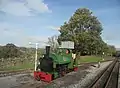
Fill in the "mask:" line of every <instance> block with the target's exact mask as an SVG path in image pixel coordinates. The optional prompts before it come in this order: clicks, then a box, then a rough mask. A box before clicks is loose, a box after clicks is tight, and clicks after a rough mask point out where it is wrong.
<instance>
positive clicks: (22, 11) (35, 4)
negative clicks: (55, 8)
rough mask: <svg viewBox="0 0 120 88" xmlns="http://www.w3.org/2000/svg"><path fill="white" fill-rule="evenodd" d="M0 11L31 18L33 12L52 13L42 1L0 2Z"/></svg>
mask: <svg viewBox="0 0 120 88" xmlns="http://www.w3.org/2000/svg"><path fill="white" fill-rule="evenodd" d="M0 10H1V11H3V12H6V13H9V14H12V15H15V16H33V15H34V14H33V12H34V13H45V12H52V11H51V10H49V8H48V6H47V4H45V3H44V2H43V0H1V4H0Z"/></svg>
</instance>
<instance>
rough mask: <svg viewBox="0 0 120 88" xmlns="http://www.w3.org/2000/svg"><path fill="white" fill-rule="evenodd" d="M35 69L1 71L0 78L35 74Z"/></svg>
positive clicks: (92, 63) (83, 64)
mask: <svg viewBox="0 0 120 88" xmlns="http://www.w3.org/2000/svg"><path fill="white" fill-rule="evenodd" d="M112 60H113V59H111V60H105V61H101V62H107V61H112ZM97 63H98V62H90V63H81V64H80V65H79V66H87V65H94V64H97ZM33 71H34V69H22V70H17V71H0V77H6V76H12V75H17V74H24V73H31V72H33Z"/></svg>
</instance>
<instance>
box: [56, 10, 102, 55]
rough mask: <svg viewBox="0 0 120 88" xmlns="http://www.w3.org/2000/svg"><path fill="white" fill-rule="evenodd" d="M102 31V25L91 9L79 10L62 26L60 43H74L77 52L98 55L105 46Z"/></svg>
mask: <svg viewBox="0 0 120 88" xmlns="http://www.w3.org/2000/svg"><path fill="white" fill-rule="evenodd" d="M102 30H103V28H102V25H101V23H100V22H99V20H98V19H97V17H95V16H93V14H92V12H91V11H90V10H89V9H87V8H79V9H77V10H76V11H75V13H74V14H73V16H71V18H70V19H69V21H68V22H64V24H63V25H61V27H60V30H59V32H60V33H61V34H60V35H59V37H58V42H59V44H61V41H66V40H69V41H73V42H75V49H76V51H78V52H80V53H84V52H87V53H91V54H93V53H94V54H95V53H96V54H97V53H98V50H100V49H99V47H100V46H101V47H102V44H103V41H102V38H101V34H102Z"/></svg>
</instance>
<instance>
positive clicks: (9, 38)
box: [0, 23, 49, 47]
mask: <svg viewBox="0 0 120 88" xmlns="http://www.w3.org/2000/svg"><path fill="white" fill-rule="evenodd" d="M0 32H1V34H0V44H1V45H5V44H7V43H14V44H16V45H18V46H30V45H29V42H38V41H43V42H44V41H47V40H48V37H49V36H36V35H29V34H27V33H26V32H25V31H24V29H18V28H17V27H13V26H11V25H10V24H7V23H0ZM43 42H41V43H40V47H43V45H44V43H43Z"/></svg>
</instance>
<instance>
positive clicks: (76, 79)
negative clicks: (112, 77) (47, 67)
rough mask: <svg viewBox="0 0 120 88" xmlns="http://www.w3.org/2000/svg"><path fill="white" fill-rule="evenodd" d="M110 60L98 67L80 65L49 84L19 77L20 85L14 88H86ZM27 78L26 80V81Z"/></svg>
mask: <svg viewBox="0 0 120 88" xmlns="http://www.w3.org/2000/svg"><path fill="white" fill-rule="evenodd" d="M111 62H112V61H109V62H103V63H101V66H100V68H98V67H97V64H96V65H94V66H90V65H87V66H81V67H80V68H79V70H78V72H71V73H69V74H67V75H66V76H64V77H62V78H58V79H56V80H54V81H52V82H51V83H50V84H49V83H45V82H42V81H35V80H33V78H32V77H29V76H30V75H29V76H28V77H27V76H24V77H22V76H21V77H19V78H18V79H19V80H18V82H20V83H21V84H22V85H21V86H19V87H16V88H86V85H88V84H89V83H90V82H91V81H92V80H93V79H94V78H95V77H96V76H97V75H98V73H99V72H100V71H102V70H103V69H104V68H105V67H106V66H108V65H109V64H110V63H111ZM26 80H27V81H26Z"/></svg>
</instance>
